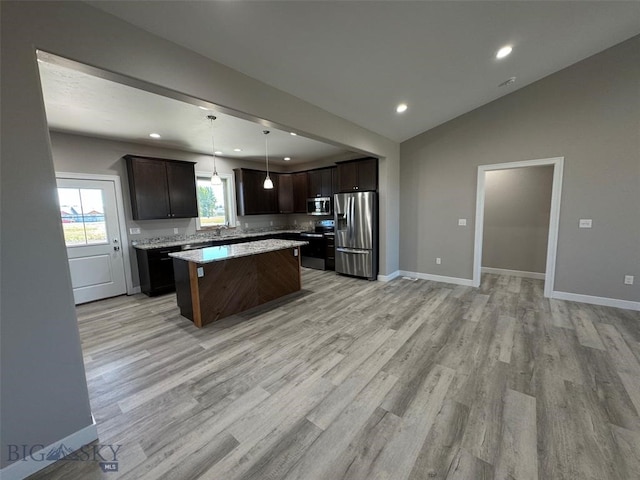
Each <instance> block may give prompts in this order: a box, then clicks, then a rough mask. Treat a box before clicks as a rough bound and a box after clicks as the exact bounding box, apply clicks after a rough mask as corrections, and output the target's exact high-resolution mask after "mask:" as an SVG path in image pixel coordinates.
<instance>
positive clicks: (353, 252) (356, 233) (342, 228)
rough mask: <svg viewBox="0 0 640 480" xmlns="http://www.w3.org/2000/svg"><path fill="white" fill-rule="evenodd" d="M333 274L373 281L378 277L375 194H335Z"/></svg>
mask: <svg viewBox="0 0 640 480" xmlns="http://www.w3.org/2000/svg"><path fill="white" fill-rule="evenodd" d="M334 218H335V232H336V272H338V273H343V274H346V275H354V276H357V277H364V278H368V279H369V280H375V279H376V278H377V276H378V199H377V194H376V192H357V193H336V195H335V198H334Z"/></svg>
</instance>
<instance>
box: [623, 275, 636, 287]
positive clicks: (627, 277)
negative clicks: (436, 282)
mask: <svg viewBox="0 0 640 480" xmlns="http://www.w3.org/2000/svg"><path fill="white" fill-rule="evenodd" d="M633 280H634V278H633V275H625V276H624V284H625V285H633Z"/></svg>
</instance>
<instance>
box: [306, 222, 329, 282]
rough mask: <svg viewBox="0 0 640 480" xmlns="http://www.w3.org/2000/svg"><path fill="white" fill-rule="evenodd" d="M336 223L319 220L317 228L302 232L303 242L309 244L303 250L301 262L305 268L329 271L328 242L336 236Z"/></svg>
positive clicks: (316, 224)
mask: <svg viewBox="0 0 640 480" xmlns="http://www.w3.org/2000/svg"><path fill="white" fill-rule="evenodd" d="M334 232H335V222H334V221H333V220H318V221H317V222H315V228H314V229H313V230H310V231H308V232H302V233H301V234H300V237H302V240H305V241H307V242H309V245H305V246H303V247H302V248H301V257H300V262H301V263H302V266H303V267H307V268H315V269H317V270H326V269H327V241H328V240H329V239H332V237H333V236H334V235H335V233H334Z"/></svg>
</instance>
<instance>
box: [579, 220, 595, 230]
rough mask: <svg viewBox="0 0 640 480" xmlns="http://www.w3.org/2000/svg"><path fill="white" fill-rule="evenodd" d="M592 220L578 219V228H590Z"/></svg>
mask: <svg viewBox="0 0 640 480" xmlns="http://www.w3.org/2000/svg"><path fill="white" fill-rule="evenodd" d="M592 222H593V221H592V220H591V219H590V218H581V219H580V228H591V225H592Z"/></svg>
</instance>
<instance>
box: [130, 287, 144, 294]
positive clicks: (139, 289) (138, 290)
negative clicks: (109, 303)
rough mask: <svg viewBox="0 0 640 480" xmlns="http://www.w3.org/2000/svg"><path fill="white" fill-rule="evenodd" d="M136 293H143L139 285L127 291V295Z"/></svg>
mask: <svg viewBox="0 0 640 480" xmlns="http://www.w3.org/2000/svg"><path fill="white" fill-rule="evenodd" d="M136 293H142V289H141V288H140V287H139V286H138V287H131V290H129V291H128V292H127V295H135V294H136Z"/></svg>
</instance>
